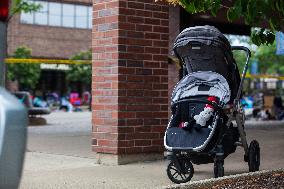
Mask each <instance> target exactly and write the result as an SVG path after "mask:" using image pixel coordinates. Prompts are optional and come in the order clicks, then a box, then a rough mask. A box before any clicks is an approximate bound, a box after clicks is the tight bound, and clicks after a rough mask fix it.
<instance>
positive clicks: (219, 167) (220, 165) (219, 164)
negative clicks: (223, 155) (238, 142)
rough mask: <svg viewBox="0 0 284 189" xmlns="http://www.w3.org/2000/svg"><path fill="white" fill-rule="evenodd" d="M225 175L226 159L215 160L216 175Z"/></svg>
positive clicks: (216, 176)
mask: <svg viewBox="0 0 284 189" xmlns="http://www.w3.org/2000/svg"><path fill="white" fill-rule="evenodd" d="M223 176H224V161H222V160H215V162H214V177H215V178H218V177H223Z"/></svg>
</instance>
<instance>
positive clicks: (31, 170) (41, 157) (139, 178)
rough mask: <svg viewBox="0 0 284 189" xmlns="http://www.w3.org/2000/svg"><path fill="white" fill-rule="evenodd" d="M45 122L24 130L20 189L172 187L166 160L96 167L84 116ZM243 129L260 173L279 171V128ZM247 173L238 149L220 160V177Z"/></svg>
mask: <svg viewBox="0 0 284 189" xmlns="http://www.w3.org/2000/svg"><path fill="white" fill-rule="evenodd" d="M46 119H47V122H48V125H46V126H35V127H29V129H28V132H29V133H28V135H29V138H28V145H27V149H28V150H27V151H28V152H27V153H26V159H25V166H24V171H23V178H22V182H21V187H20V188H21V189H33V188H40V189H45V188H46V189H47V188H48V189H50V188H55V189H56V188H66V189H67V188H68V189H70V188H74V189H77V188H84V189H86V188H157V187H162V186H167V185H170V184H172V183H171V182H170V180H169V179H168V178H167V175H166V166H167V161H166V160H160V161H152V162H139V163H132V164H128V165H120V166H105V165H99V164H96V159H95V156H94V152H92V151H91V113H90V112H80V113H63V112H56V113H52V114H51V115H48V116H46ZM257 124H260V125H261V122H257ZM257 124H256V125H257ZM280 124H281V123H280ZM246 131H247V136H248V140H249V141H251V140H252V139H257V140H258V141H259V143H260V147H261V167H260V169H261V170H265V169H277V168H281V167H282V168H283V167H284V151H283V149H284V148H283V145H284V124H283V127H282V126H281V125H278V126H271V128H269V127H267V126H266V127H260V128H259V127H257V126H254V127H250V128H247V129H246ZM194 169H195V174H194V176H193V179H192V180H201V179H206V178H212V177H213V164H208V165H194ZM247 171H248V166H247V163H245V162H244V161H243V149H242V148H238V149H237V151H236V153H234V154H232V155H230V156H229V157H228V158H227V159H226V160H225V175H231V174H238V173H244V172H247Z"/></svg>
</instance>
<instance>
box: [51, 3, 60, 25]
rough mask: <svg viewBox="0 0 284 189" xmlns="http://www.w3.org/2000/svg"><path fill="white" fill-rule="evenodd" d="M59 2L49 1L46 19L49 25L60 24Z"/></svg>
mask: <svg viewBox="0 0 284 189" xmlns="http://www.w3.org/2000/svg"><path fill="white" fill-rule="evenodd" d="M61 10H62V6H61V4H60V3H49V12H48V13H49V14H48V21H49V25H50V26H61V23H62V22H61V17H62V15H61V12H62V11H61Z"/></svg>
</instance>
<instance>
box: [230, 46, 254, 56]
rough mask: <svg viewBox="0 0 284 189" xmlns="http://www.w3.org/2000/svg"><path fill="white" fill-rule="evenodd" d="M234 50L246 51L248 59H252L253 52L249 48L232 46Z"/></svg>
mask: <svg viewBox="0 0 284 189" xmlns="http://www.w3.org/2000/svg"><path fill="white" fill-rule="evenodd" d="M232 50H233V51H234V50H240V51H245V52H246V54H247V57H251V52H250V50H249V49H248V48H247V47H244V46H232Z"/></svg>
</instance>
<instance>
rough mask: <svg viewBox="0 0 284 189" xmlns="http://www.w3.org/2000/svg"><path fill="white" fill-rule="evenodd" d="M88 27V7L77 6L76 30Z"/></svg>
mask: <svg viewBox="0 0 284 189" xmlns="http://www.w3.org/2000/svg"><path fill="white" fill-rule="evenodd" d="M87 27H88V7H86V6H76V28H87Z"/></svg>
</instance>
